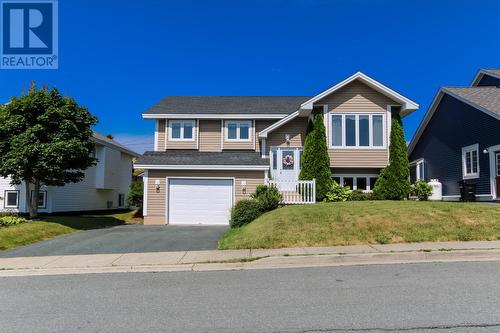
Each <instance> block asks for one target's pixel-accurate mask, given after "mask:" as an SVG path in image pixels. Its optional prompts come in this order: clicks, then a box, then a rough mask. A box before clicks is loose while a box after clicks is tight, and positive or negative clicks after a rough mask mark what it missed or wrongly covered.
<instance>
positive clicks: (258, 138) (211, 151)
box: [135, 72, 418, 224]
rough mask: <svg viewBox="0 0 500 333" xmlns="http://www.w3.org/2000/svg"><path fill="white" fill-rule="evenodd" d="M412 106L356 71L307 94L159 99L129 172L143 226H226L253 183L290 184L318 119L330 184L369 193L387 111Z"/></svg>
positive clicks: (384, 142) (383, 144)
mask: <svg viewBox="0 0 500 333" xmlns="http://www.w3.org/2000/svg"><path fill="white" fill-rule="evenodd" d="M417 108H418V104H416V103H415V102H413V101H411V100H409V99H408V98H406V97H404V96H402V95H400V94H398V93H397V92H395V91H393V90H392V89H390V88H388V87H386V86H384V85H383V84H381V83H379V82H377V81H375V80H373V79H372V78H370V77H368V76H366V75H365V74H363V73H360V72H358V73H356V74H354V75H352V76H351V77H349V78H347V79H345V80H344V81H342V82H340V83H338V84H336V85H334V86H333V87H331V88H329V89H327V90H325V91H323V92H321V93H320V94H318V95H316V96H313V97H310V96H264V97H261V96H251V97H248V96H245V97H236V96H234V97H209V96H207V97H187V96H186V97H167V98H165V99H163V100H161V101H160V102H159V103H158V104H156V105H154V106H153V107H152V108H151V109H149V110H148V111H146V112H145V113H144V114H143V118H144V119H152V120H154V121H155V124H156V130H155V148H154V150H155V151H154V152H146V153H145V154H144V156H142V157H141V158H140V159H139V161H138V162H137V163H136V165H135V167H136V168H143V169H144V170H145V172H144V178H143V179H144V183H145V189H144V191H145V195H144V223H145V224H165V223H170V224H228V221H229V210H230V208H231V207H232V206H233V204H234V203H235V202H236V201H238V200H239V199H242V198H246V197H248V196H249V195H250V194H251V193H253V192H254V191H255V187H256V186H257V185H258V184H264V183H265V182H266V181H267V180H268V179H272V180H273V181H276V182H277V183H281V184H294V182H297V181H298V177H299V173H300V163H299V161H300V157H301V154H302V149H303V146H304V139H305V134H306V129H307V124H308V121H309V119H310V118H311V115H312V114H313V113H316V112H321V113H323V114H324V121H325V126H326V129H327V140H328V153H329V155H330V165H331V170H332V177H333V178H334V179H336V180H337V181H338V182H340V183H343V184H345V185H349V186H350V187H351V188H353V189H359V190H364V191H370V190H371V189H372V188H373V184H374V183H375V180H376V178H377V175H378V173H379V171H380V170H381V168H383V167H385V166H386V165H387V164H388V158H389V147H388V146H389V135H390V130H391V126H390V124H391V113H394V112H399V113H400V114H401V116H403V117H404V116H406V115H408V114H409V113H411V112H413V111H415V110H416V109H417ZM285 187H286V185H284V186H282V187H281V188H285ZM292 187H293V188H295V186H292Z"/></svg>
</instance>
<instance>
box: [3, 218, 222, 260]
mask: <svg viewBox="0 0 500 333" xmlns="http://www.w3.org/2000/svg"><path fill="white" fill-rule="evenodd" d="M226 229H227V227H224V226H223V227H221V226H169V225H164V226H163V225H162V226H144V225H141V224H134V225H121V226H116V227H110V228H105V229H94V230H88V231H79V232H76V233H73V234H70V235H66V236H61V237H56V238H53V239H49V240H46V241H43V242H39V243H35V244H31V245H27V246H22V247H19V248H15V249H12V250H6V251H0V257H31V256H52V255H54V256H55V255H71V254H100V253H131V252H134V253H140V252H162V251H189V250H193V251H195V250H215V249H217V240H218V239H219V238H220V236H222V234H223V233H224V231H225V230H226Z"/></svg>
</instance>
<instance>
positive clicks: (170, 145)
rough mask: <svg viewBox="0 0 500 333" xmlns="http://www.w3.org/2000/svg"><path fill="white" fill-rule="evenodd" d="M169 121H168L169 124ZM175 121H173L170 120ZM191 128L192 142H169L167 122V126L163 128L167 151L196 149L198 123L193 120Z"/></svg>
mask: <svg viewBox="0 0 500 333" xmlns="http://www.w3.org/2000/svg"><path fill="white" fill-rule="evenodd" d="M170 121H171V120H169V122H170ZM172 121H175V119H172ZM194 126H195V127H194V128H193V137H194V140H189V141H179V140H170V139H169V123H168V122H167V126H166V128H165V138H166V140H167V141H166V142H167V147H166V148H167V149H198V121H197V120H195V122H194Z"/></svg>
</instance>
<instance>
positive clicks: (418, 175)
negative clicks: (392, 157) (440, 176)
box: [410, 158, 425, 182]
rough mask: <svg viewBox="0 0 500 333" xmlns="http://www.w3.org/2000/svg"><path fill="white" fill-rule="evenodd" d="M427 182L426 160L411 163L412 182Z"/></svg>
mask: <svg viewBox="0 0 500 333" xmlns="http://www.w3.org/2000/svg"><path fill="white" fill-rule="evenodd" d="M417 180H425V167H424V159H423V158H421V159H419V160H416V161H413V162H410V181H411V182H416V181H417Z"/></svg>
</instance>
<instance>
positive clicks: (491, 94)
mask: <svg viewBox="0 0 500 333" xmlns="http://www.w3.org/2000/svg"><path fill="white" fill-rule="evenodd" d="M443 90H445V91H449V92H451V93H452V94H455V95H457V96H459V97H461V98H463V99H466V100H467V101H469V102H472V103H474V104H476V105H479V106H480V107H482V108H484V109H486V110H488V111H490V112H493V113H496V114H497V115H499V116H500V88H496V87H470V88H459V87H443Z"/></svg>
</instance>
